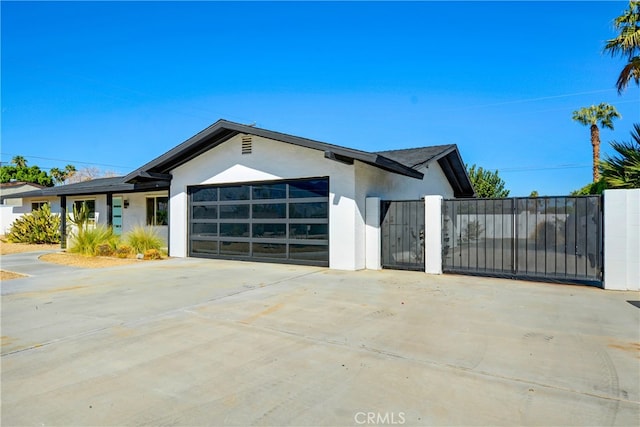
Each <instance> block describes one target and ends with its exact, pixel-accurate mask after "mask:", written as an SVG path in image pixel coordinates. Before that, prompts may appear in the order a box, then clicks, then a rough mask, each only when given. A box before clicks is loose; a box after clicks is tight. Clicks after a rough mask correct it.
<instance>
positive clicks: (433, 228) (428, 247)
mask: <svg viewBox="0 0 640 427" xmlns="http://www.w3.org/2000/svg"><path fill="white" fill-rule="evenodd" d="M424 215H425V221H424V229H425V238H424V262H425V265H424V271H425V273H427V274H442V196H426V197H425V198H424Z"/></svg>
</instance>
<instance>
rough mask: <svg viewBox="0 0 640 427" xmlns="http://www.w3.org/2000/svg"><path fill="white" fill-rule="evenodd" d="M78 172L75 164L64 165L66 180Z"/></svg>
mask: <svg viewBox="0 0 640 427" xmlns="http://www.w3.org/2000/svg"><path fill="white" fill-rule="evenodd" d="M76 172H77V169H76V167H75V166H73V165H67V166H65V167H64V179H65V181H66V180H67V179H69V178H71V177H72V176H73V175H75V174H76Z"/></svg>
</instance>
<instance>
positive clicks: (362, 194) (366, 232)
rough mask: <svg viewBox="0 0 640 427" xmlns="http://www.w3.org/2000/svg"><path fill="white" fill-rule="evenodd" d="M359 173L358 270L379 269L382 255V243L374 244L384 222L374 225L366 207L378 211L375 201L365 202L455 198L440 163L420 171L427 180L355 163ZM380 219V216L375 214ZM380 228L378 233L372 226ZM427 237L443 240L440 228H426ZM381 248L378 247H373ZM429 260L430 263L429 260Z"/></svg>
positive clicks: (357, 217)
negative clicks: (377, 255) (359, 249)
mask: <svg viewBox="0 0 640 427" xmlns="http://www.w3.org/2000/svg"><path fill="white" fill-rule="evenodd" d="M355 170H356V200H357V201H358V203H357V210H356V218H355V230H356V233H358V234H357V236H362V239H358V240H357V241H356V244H357V245H359V247H361V251H359V253H361V254H362V257H361V258H360V257H359V258H358V259H357V264H356V265H357V268H365V267H366V268H374V269H375V268H376V267H375V266H377V265H379V263H380V261H379V259H377V258H376V256H375V255H374V253H375V252H376V251H377V252H378V253H379V252H380V244H381V242H380V240H379V238H378V241H377V243H376V242H375V241H374V237H373V236H376V235H378V236H379V235H380V230H379V228H380V223H379V222H380V220H379V218H378V219H377V225H374V222H373V221H374V218H373V215H367V213H366V212H365V209H366V207H365V205H367V203H368V206H369V208H370V209H379V207H378V208H374V206H373V205H372V203H374V202H373V201H368V202H365V200H367V199H368V198H369V199H371V200H373V198H375V199H377V200H378V201H379V200H419V199H423V198H424V197H425V196H441V197H445V198H453V189H452V188H451V185H450V184H449V181H447V178H446V176H445V175H444V173H443V172H442V169H441V168H440V165H438V163H437V162H434V163H432V164H429V165H428V167H426V166H425V167H423V168H421V169H420V172H422V173H423V174H424V177H423V178H422V179H421V180H420V179H416V178H410V177H408V176H404V175H399V174H395V173H389V172H385V171H383V170H381V169H379V168H376V167H373V166H370V165H368V164H366V163H361V162H355ZM375 215H378V216H379V213H377V214H375ZM367 217H368V219H367ZM375 226H377V227H378V230H377V232H376V231H374V230H373V229H372V227H375ZM425 231H426V238H427V239H428V240H432V239H431V236H430V233H433V234H434V236H436V235H437V236H438V239H440V228H437V229H436V230H432V229H431V228H430V227H428V226H427V227H426V230H425ZM372 245H377V247H376V248H373V247H371V246H372ZM427 261H428V260H427Z"/></svg>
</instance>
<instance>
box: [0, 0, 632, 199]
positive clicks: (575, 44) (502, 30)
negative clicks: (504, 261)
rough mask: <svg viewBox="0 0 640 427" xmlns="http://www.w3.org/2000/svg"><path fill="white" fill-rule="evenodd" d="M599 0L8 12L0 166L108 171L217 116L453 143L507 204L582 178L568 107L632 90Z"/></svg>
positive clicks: (152, 153) (324, 136) (16, 8)
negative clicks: (622, 88)
mask: <svg viewBox="0 0 640 427" xmlns="http://www.w3.org/2000/svg"><path fill="white" fill-rule="evenodd" d="M626 5H627V3H626V2H622V1H607V2H566V3H563V2H483V1H477V2H406V3H398V2H394V3H387V2H318V3H311V2H304V3H296V2H281V3H273V2H86V3H82V2H59V3H50V2H7V1H2V2H1V3H0V7H1V10H0V11H1V14H2V15H1V16H2V34H1V35H2V42H1V43H2V44H1V47H2V51H1V55H2V69H1V71H2V89H1V91H2V92H1V96H2V99H1V101H2V123H1V125H2V130H1V132H2V152H1V159H0V160H1V161H2V162H3V164H4V163H5V162H9V161H10V160H11V158H12V157H13V156H15V155H22V156H24V157H26V158H27V160H28V161H29V164H31V165H39V166H41V167H43V168H51V167H64V165H65V164H67V163H73V164H75V165H76V167H78V168H82V167H85V166H95V167H98V168H100V169H102V170H110V171H116V172H119V173H122V174H125V173H128V172H129V171H131V170H132V169H134V168H136V167H138V166H141V165H142V164H144V163H146V162H148V161H149V160H151V159H153V158H155V157H156V156H158V155H160V154H162V153H164V152H166V151H167V150H169V149H171V148H173V147H174V146H175V145H177V144H179V143H180V142H182V141H184V140H185V139H187V138H189V137H190V136H192V135H193V134H195V133H197V132H199V131H200V130H202V129H203V128H205V127H207V126H208V125H210V124H212V123H214V122H215V121H216V120H218V119H219V118H225V119H228V120H233V121H237V122H240V123H245V124H249V123H256V124H257V126H259V127H262V128H266V129H271V130H275V131H280V132H285V133H290V134H294V135H298V136H303V137H307V138H312V139H316V140H320V141H324V142H329V143H332V144H338V145H343V146H347V147H351V148H357V149H362V150H367V151H380V150H389V149H400V148H410V147H419V146H426V145H438V144H452V143H455V144H458V147H459V149H460V152H461V154H462V158H463V160H464V161H465V162H466V163H469V164H474V163H475V164H477V165H479V166H482V167H484V168H489V169H498V170H499V173H500V176H501V177H502V178H503V179H504V180H505V181H506V185H507V188H508V189H510V190H511V195H513V196H527V195H529V193H530V192H531V191H532V190H537V191H538V192H539V193H540V194H541V195H563V194H567V193H569V192H570V191H572V190H575V189H577V188H580V187H582V186H583V185H585V184H587V183H588V182H589V181H590V179H591V145H590V143H589V130H588V128H586V127H584V126H581V125H579V124H577V123H576V122H573V121H572V120H571V113H572V111H574V110H576V109H578V108H580V107H583V106H588V105H591V104H597V103H600V102H608V103H611V104H613V105H615V106H616V107H617V108H618V110H619V111H620V112H621V114H622V116H623V118H622V119H621V120H618V121H616V122H615V123H614V124H615V130H614V131H610V130H603V131H601V138H602V141H603V147H602V148H603V155H604V154H606V153H609V152H610V149H609V144H608V142H609V141H611V140H614V139H617V140H628V139H629V132H630V131H631V129H632V124H633V123H634V122H639V121H640V90H639V88H638V87H637V86H632V87H630V88H629V89H628V90H627V91H626V92H624V93H623V95H621V96H620V95H618V94H617V92H616V90H615V87H614V85H615V81H616V78H617V76H618V73H619V71H620V69H621V68H622V66H623V65H622V64H623V61H622V60H621V59H619V58H611V57H610V56H609V55H606V54H604V53H603V52H602V48H603V46H604V41H605V40H606V39H608V38H611V37H613V36H614V34H615V32H614V29H613V25H612V21H613V19H614V18H615V17H616V16H618V15H619V14H620V13H621V12H622V11H623V10H624V9H625V8H626Z"/></svg>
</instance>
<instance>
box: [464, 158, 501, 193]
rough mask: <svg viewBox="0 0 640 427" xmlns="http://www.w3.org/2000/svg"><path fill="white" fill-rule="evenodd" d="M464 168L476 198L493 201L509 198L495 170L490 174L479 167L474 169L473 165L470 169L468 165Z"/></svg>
mask: <svg viewBox="0 0 640 427" xmlns="http://www.w3.org/2000/svg"><path fill="white" fill-rule="evenodd" d="M465 166H466V168H467V174H468V175H469V178H470V179H471V184H473V189H474V190H475V192H476V196H477V197H480V198H491V199H495V198H500V197H508V196H509V190H505V188H504V187H505V182H504V180H503V179H502V178H500V177H499V176H498V171H497V170H496V171H495V172H491V171H488V170H484V169H482V168H481V167H480V168H476V165H475V164H474V165H473V166H471V168H469V165H465Z"/></svg>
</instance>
